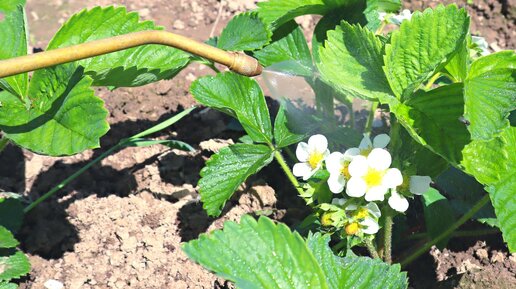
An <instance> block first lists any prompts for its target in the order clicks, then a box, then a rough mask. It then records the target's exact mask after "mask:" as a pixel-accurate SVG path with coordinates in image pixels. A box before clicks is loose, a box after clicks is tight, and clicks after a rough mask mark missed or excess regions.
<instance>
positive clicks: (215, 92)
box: [190, 72, 272, 144]
mask: <svg viewBox="0 0 516 289" xmlns="http://www.w3.org/2000/svg"><path fill="white" fill-rule="evenodd" d="M190 91H191V92H192V95H193V96H194V98H195V99H196V100H197V101H198V102H200V103H201V104H203V105H206V106H209V107H212V108H214V109H218V110H220V111H222V112H225V113H227V114H229V115H231V116H233V117H235V118H237V119H238V120H239V121H240V123H241V124H242V126H243V127H244V129H245V131H246V132H247V134H249V136H250V137H251V138H252V139H253V140H254V141H255V142H258V143H268V144H271V143H272V124H271V119H270V116H269V110H268V108H267V103H266V102H265V98H264V96H263V92H262V90H261V88H260V86H259V85H258V83H257V82H256V81H255V80H253V79H250V78H248V77H245V76H241V75H237V74H235V73H231V72H228V73H221V74H218V75H216V76H207V77H202V78H199V79H197V80H196V81H195V82H194V83H192V86H191V87H190Z"/></svg>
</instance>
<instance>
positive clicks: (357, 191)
mask: <svg viewBox="0 0 516 289" xmlns="http://www.w3.org/2000/svg"><path fill="white" fill-rule="evenodd" d="M366 189H367V184H366V183H365V182H364V180H363V179H362V178H357V177H352V178H351V179H349V181H348V185H347V186H346V194H347V195H348V196H350V197H354V198H360V197H362V196H363V195H364V194H365V193H366Z"/></svg>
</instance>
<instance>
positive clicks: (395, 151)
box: [389, 116, 448, 179]
mask: <svg viewBox="0 0 516 289" xmlns="http://www.w3.org/2000/svg"><path fill="white" fill-rule="evenodd" d="M390 136H391V142H390V144H389V151H391V153H392V155H393V165H392V166H393V167H396V168H399V169H400V170H401V171H402V172H403V173H404V174H405V175H408V176H409V175H418V176H430V177H431V178H432V179H434V178H435V177H437V176H438V175H440V174H441V173H442V172H443V171H445V170H446V169H447V168H448V162H447V161H446V160H445V159H443V158H442V157H440V156H439V155H437V154H435V153H433V152H432V151H430V150H429V149H428V148H426V147H424V146H423V145H421V144H420V143H418V142H416V140H414V138H412V137H411V136H410V134H409V133H408V132H407V130H406V129H405V128H404V127H403V126H402V125H400V123H399V122H398V121H396V118H395V117H394V116H391V131H390Z"/></svg>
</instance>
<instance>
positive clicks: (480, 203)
mask: <svg viewBox="0 0 516 289" xmlns="http://www.w3.org/2000/svg"><path fill="white" fill-rule="evenodd" d="M487 203H489V195H485V196H484V197H483V198H482V199H481V200H480V201H478V202H477V203H476V204H475V205H474V206H473V207H472V208H471V209H470V210H469V211H468V212H467V213H466V214H465V215H463V216H462V217H461V218H460V219H458V220H457V221H456V222H455V223H453V224H452V225H451V226H450V227H449V228H448V229H446V231H444V232H442V233H441V234H440V235H439V236H437V237H435V238H433V239H432V240H430V241H428V242H426V243H425V244H423V246H421V247H420V248H418V249H416V250H415V251H414V252H413V253H412V254H411V255H409V256H408V257H407V258H405V259H404V260H403V261H401V262H400V263H401V266H402V267H405V266H407V265H408V264H410V263H411V262H412V261H414V260H416V259H417V258H418V257H419V256H421V255H423V254H424V253H425V252H427V251H428V250H429V249H430V248H431V247H432V246H433V245H435V244H437V243H438V242H440V241H442V240H444V239H446V238H447V237H448V236H449V235H451V234H452V233H453V232H454V231H455V230H457V228H459V227H460V226H461V225H463V224H464V223H466V222H467V221H468V220H469V219H471V218H472V217H473V216H474V215H475V214H476V213H477V212H478V211H480V209H482V208H483V207H484V206H485V205H486V204H487Z"/></svg>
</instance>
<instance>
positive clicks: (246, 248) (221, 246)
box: [183, 216, 329, 289]
mask: <svg viewBox="0 0 516 289" xmlns="http://www.w3.org/2000/svg"><path fill="white" fill-rule="evenodd" d="M183 250H184V251H185V252H186V254H187V255H188V256H189V257H190V258H192V259H193V260H194V261H196V262H198V263H200V264H202V265H203V266H205V267H206V268H208V269H209V270H211V271H213V272H215V273H216V274H218V275H219V276H221V277H223V278H225V279H228V280H231V281H233V282H235V284H236V286H237V287H238V288H242V289H259V288H260V289H277V288H283V289H298V288H318V289H327V288H329V287H328V285H327V284H326V280H325V277H324V274H323V272H322V270H321V268H320V267H319V265H318V264H317V261H316V259H315V258H314V256H313V255H312V253H311V252H310V250H309V249H308V247H307V246H306V244H305V241H304V240H303V238H301V236H300V235H299V234H298V233H292V232H291V231H290V229H289V228H288V227H287V226H285V225H283V224H279V225H276V224H274V223H273V222H272V221H271V220H270V219H268V218H266V217H261V218H260V219H259V220H258V221H255V220H254V219H253V218H252V217H249V216H244V217H242V219H241V220H240V224H236V223H233V222H226V223H225V224H224V229H223V230H218V231H215V232H213V233H211V234H209V235H204V234H203V235H201V236H200V237H199V239H198V240H194V241H190V242H188V243H186V244H185V245H184V246H183Z"/></svg>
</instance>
